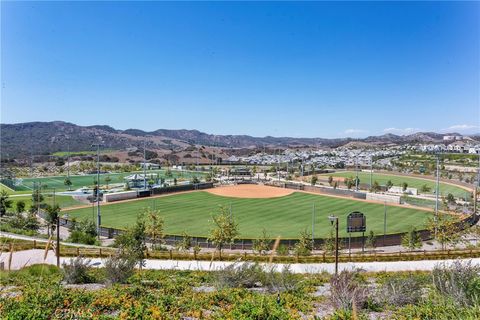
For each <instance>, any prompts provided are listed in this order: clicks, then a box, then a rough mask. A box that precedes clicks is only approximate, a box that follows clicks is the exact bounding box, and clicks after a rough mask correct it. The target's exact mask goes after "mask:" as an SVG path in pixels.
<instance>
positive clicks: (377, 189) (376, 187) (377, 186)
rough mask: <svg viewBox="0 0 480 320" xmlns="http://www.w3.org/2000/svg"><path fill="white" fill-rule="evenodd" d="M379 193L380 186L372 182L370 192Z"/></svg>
mask: <svg viewBox="0 0 480 320" xmlns="http://www.w3.org/2000/svg"><path fill="white" fill-rule="evenodd" d="M378 191H380V184H379V183H378V181H376V180H375V181H374V182H373V184H372V192H378Z"/></svg>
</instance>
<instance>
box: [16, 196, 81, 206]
mask: <svg viewBox="0 0 480 320" xmlns="http://www.w3.org/2000/svg"><path fill="white" fill-rule="evenodd" d="M10 200H12V208H15V203H16V202H18V201H20V200H22V201H23V202H25V205H26V208H27V209H28V208H29V207H30V205H31V204H32V196H30V195H27V196H20V197H10ZM43 202H44V203H47V204H49V205H52V204H53V196H52V195H44V201H43ZM55 203H56V204H58V205H59V206H60V208H68V207H75V206H81V205H84V203H82V202H80V201H77V200H74V199H73V198H72V197H70V196H58V195H57V196H55Z"/></svg>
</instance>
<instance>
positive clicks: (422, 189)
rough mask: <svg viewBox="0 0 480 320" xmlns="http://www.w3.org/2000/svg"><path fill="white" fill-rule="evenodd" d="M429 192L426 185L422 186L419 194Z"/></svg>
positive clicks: (429, 189)
mask: <svg viewBox="0 0 480 320" xmlns="http://www.w3.org/2000/svg"><path fill="white" fill-rule="evenodd" d="M431 190H432V188H430V187H429V186H428V185H427V184H424V185H422V187H421V188H420V192H422V193H427V192H430V191H431Z"/></svg>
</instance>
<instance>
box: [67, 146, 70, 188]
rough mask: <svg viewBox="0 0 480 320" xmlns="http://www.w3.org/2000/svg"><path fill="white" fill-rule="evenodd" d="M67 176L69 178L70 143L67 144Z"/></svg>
mask: <svg viewBox="0 0 480 320" xmlns="http://www.w3.org/2000/svg"><path fill="white" fill-rule="evenodd" d="M67 177H68V179H70V143H68V144H67ZM68 189H69V190H70V187H69V188H68Z"/></svg>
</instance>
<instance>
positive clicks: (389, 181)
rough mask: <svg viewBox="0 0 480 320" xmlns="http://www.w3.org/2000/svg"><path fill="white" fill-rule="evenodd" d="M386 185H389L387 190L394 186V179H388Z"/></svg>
mask: <svg viewBox="0 0 480 320" xmlns="http://www.w3.org/2000/svg"><path fill="white" fill-rule="evenodd" d="M386 186H387V190H389V189H390V188H391V187H393V182H392V180H388V181H387V185H386Z"/></svg>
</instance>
